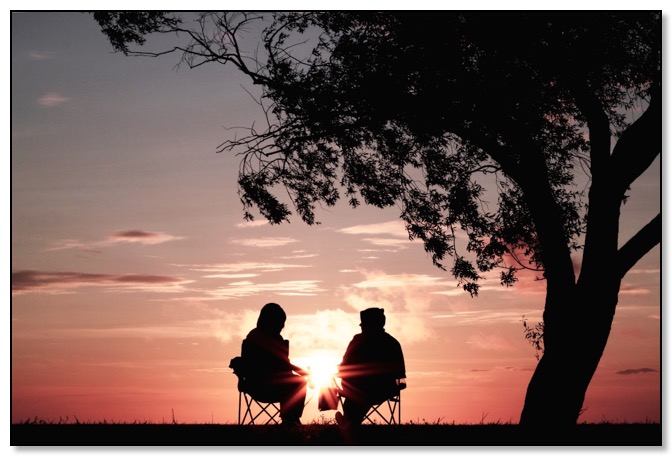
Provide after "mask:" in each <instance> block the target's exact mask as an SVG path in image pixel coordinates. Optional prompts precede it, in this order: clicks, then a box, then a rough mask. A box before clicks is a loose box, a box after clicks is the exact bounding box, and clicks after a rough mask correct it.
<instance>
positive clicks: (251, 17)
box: [96, 11, 661, 295]
mask: <svg viewBox="0 0 672 456" xmlns="http://www.w3.org/2000/svg"><path fill="white" fill-rule="evenodd" d="M148 14H149V15H148V16H147V15H142V13H96V19H97V20H98V21H99V23H101V25H103V31H104V32H105V33H106V34H107V35H108V36H109V37H110V39H111V42H112V44H113V45H114V46H115V48H116V49H117V50H120V51H122V52H125V53H136V54H143V53H142V52H139V51H132V50H130V49H129V48H128V44H129V43H133V42H134V43H137V44H142V43H143V42H144V38H143V35H144V34H146V33H148V32H150V31H154V32H161V33H167V32H170V33H173V32H177V33H183V34H186V35H187V36H188V37H189V42H188V44H187V45H185V46H184V47H176V48H173V49H170V50H167V51H165V52H173V51H181V52H182V53H183V62H185V63H187V64H188V65H189V66H191V67H195V66H199V65H202V64H205V63H208V62H219V63H223V64H233V65H236V66H237V67H238V68H239V69H241V70H242V71H243V72H245V73H246V74H248V75H249V76H250V77H251V78H252V81H253V82H254V83H255V84H259V85H261V87H262V96H261V99H260V105H261V106H262V107H263V109H264V112H265V114H266V119H267V124H266V125H265V127H264V129H263V130H258V129H257V128H256V127H253V128H251V129H250V131H249V134H248V135H246V136H244V137H242V138H236V139H233V140H227V141H226V142H224V143H223V144H222V145H221V146H220V148H219V151H227V152H236V153H239V154H240V155H241V166H240V171H239V181H238V182H239V193H240V198H241V201H242V203H243V205H244V207H245V217H246V218H247V219H252V218H253V215H252V213H251V209H252V208H253V207H256V208H257V209H258V210H259V212H260V213H261V214H262V215H263V216H264V217H266V218H267V219H268V220H269V221H271V222H272V223H281V222H283V221H287V220H288V219H289V217H290V216H291V215H292V212H293V211H296V213H297V214H298V215H299V217H300V218H301V219H302V220H303V221H304V222H306V223H308V224H313V223H317V220H316V216H315V211H316V207H319V206H320V205H323V204H324V205H327V206H332V205H334V204H336V203H337V201H338V200H339V199H340V198H342V197H345V198H347V200H348V202H349V204H350V205H351V206H353V207H357V206H358V205H360V204H361V202H362V201H363V202H364V203H366V204H369V205H373V206H376V207H380V208H383V207H389V206H395V205H396V206H398V207H399V208H400V213H401V218H402V219H403V221H404V222H405V224H406V228H407V230H408V234H409V238H410V239H416V238H418V239H421V240H422V241H423V243H424V247H425V250H426V251H427V252H428V253H429V254H430V255H431V257H432V260H433V262H434V264H436V265H437V266H439V267H441V268H445V266H444V264H443V263H444V260H445V259H446V257H452V259H453V263H452V267H451V272H452V273H453V274H454V275H455V277H456V278H458V279H459V280H460V282H461V284H462V285H463V287H464V288H465V290H467V291H469V292H470V293H472V295H473V294H476V293H477V292H478V284H477V281H478V279H479V278H480V277H481V276H482V274H483V273H485V272H487V271H490V270H493V269H495V268H501V269H502V271H501V282H502V284H505V285H511V284H512V283H514V282H515V280H516V278H515V272H516V270H518V269H519V268H533V269H539V270H542V269H543V251H542V248H541V245H540V242H539V236H538V233H537V231H536V229H535V224H534V221H533V220H534V217H533V214H531V212H530V206H529V204H528V203H527V197H528V196H529V195H528V194H529V193H530V191H540V192H544V191H548V192H550V193H551V194H552V197H553V202H554V205H555V206H556V209H557V211H558V214H559V218H560V221H561V224H562V227H563V230H564V237H565V242H566V244H567V246H568V247H569V248H572V249H578V248H580V239H581V235H582V234H583V233H584V230H585V220H584V217H583V215H584V214H585V210H586V205H587V204H588V203H587V199H586V195H585V193H584V190H585V188H587V187H586V185H587V184H586V182H577V176H580V175H581V174H582V173H580V172H578V171H579V170H583V171H585V175H586V176H587V177H588V178H590V167H591V166H592V164H591V162H590V155H589V153H590V141H589V140H588V137H587V134H586V132H587V127H588V125H587V119H586V116H585V110H583V109H581V102H582V100H583V99H585V95H586V94H588V93H589V94H591V96H592V97H595V98H596V99H597V100H598V101H599V105H600V107H601V108H602V109H603V111H604V112H605V113H606V116H607V118H608V121H609V122H610V124H611V131H612V135H614V136H615V137H618V136H619V134H620V133H621V132H622V131H623V130H624V129H625V128H626V127H627V126H628V125H629V124H630V123H631V121H632V119H630V118H629V117H628V116H627V115H626V113H627V112H628V111H632V110H633V109H634V108H637V107H641V106H642V104H646V102H647V100H648V99H649V93H650V90H655V89H656V88H658V87H659V84H660V72H661V69H660V14H659V12H646V11H634V12H633V11H628V12H624V13H623V12H601V11H598V12H581V13H580V14H577V13H576V12H557V11H556V12H503V11H499V12H431V13H427V12H344V13H342V12H327V13H319V12H316V13H265V14H256V13H247V14H243V13H202V14H199V15H198V16H197V18H196V22H195V24H194V26H189V25H190V24H187V22H186V19H181V18H179V17H177V16H176V15H173V14H170V13H148ZM185 24H186V25H185ZM253 30H262V37H261V45H262V46H263V48H262V49H257V50H254V52H246V50H245V49H243V48H242V45H241V40H242V39H243V37H244V35H245V33H249V32H250V31H253ZM162 53H164V52H160V53H153V54H152V53H149V54H152V55H160V54H162ZM488 189H489V190H488ZM495 198H496V200H495ZM458 230H461V231H463V232H464V233H466V235H467V237H468V241H467V242H466V245H458V244H459V242H458V237H457V236H456V232H457V231H458Z"/></svg>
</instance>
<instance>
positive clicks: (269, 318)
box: [257, 302, 287, 334]
mask: <svg viewBox="0 0 672 456" xmlns="http://www.w3.org/2000/svg"><path fill="white" fill-rule="evenodd" d="M286 320H287V314H286V313H285V311H284V310H282V307H280V305H279V304H276V303H274V302H269V303H268V304H266V305H265V306H264V307H262V308H261V312H259V318H258V319H257V328H259V329H261V330H262V331H265V332H268V333H273V334H280V331H282V328H284V327H285V321H286Z"/></svg>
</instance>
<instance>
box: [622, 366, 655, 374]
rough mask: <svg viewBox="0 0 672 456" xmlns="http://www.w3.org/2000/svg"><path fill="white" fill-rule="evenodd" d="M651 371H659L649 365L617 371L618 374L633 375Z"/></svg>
mask: <svg viewBox="0 0 672 456" xmlns="http://www.w3.org/2000/svg"><path fill="white" fill-rule="evenodd" d="M651 372H658V371H657V370H656V369H651V368H649V367H642V368H640V369H626V370H622V371H618V372H616V373H617V374H618V375H633V374H649V373H651Z"/></svg>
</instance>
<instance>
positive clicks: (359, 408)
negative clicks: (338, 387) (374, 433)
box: [343, 397, 370, 425]
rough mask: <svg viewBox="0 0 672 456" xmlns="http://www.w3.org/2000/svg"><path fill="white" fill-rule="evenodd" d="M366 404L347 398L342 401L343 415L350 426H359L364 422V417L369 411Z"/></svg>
mask: <svg viewBox="0 0 672 456" xmlns="http://www.w3.org/2000/svg"><path fill="white" fill-rule="evenodd" d="M369 408H370V407H369V405H368V404H362V403H361V402H357V401H354V400H352V399H348V398H347V397H346V398H345V400H344V401H343V415H345V418H346V419H347V420H348V422H349V423H350V424H353V425H360V424H362V421H364V416H365V415H366V412H368V411H369Z"/></svg>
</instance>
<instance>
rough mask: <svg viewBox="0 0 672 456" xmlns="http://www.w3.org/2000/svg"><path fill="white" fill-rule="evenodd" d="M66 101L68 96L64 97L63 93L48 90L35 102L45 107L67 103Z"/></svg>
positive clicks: (68, 99)
mask: <svg viewBox="0 0 672 456" xmlns="http://www.w3.org/2000/svg"><path fill="white" fill-rule="evenodd" d="M68 101H70V98H68V97H64V96H63V95H61V94H59V93H56V92H49V93H46V94H44V95H42V96H41V97H40V98H39V99H38V100H37V103H38V104H39V105H41V106H44V107H45V108H53V107H54V106H58V105H60V104H63V103H67V102H68Z"/></svg>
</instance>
